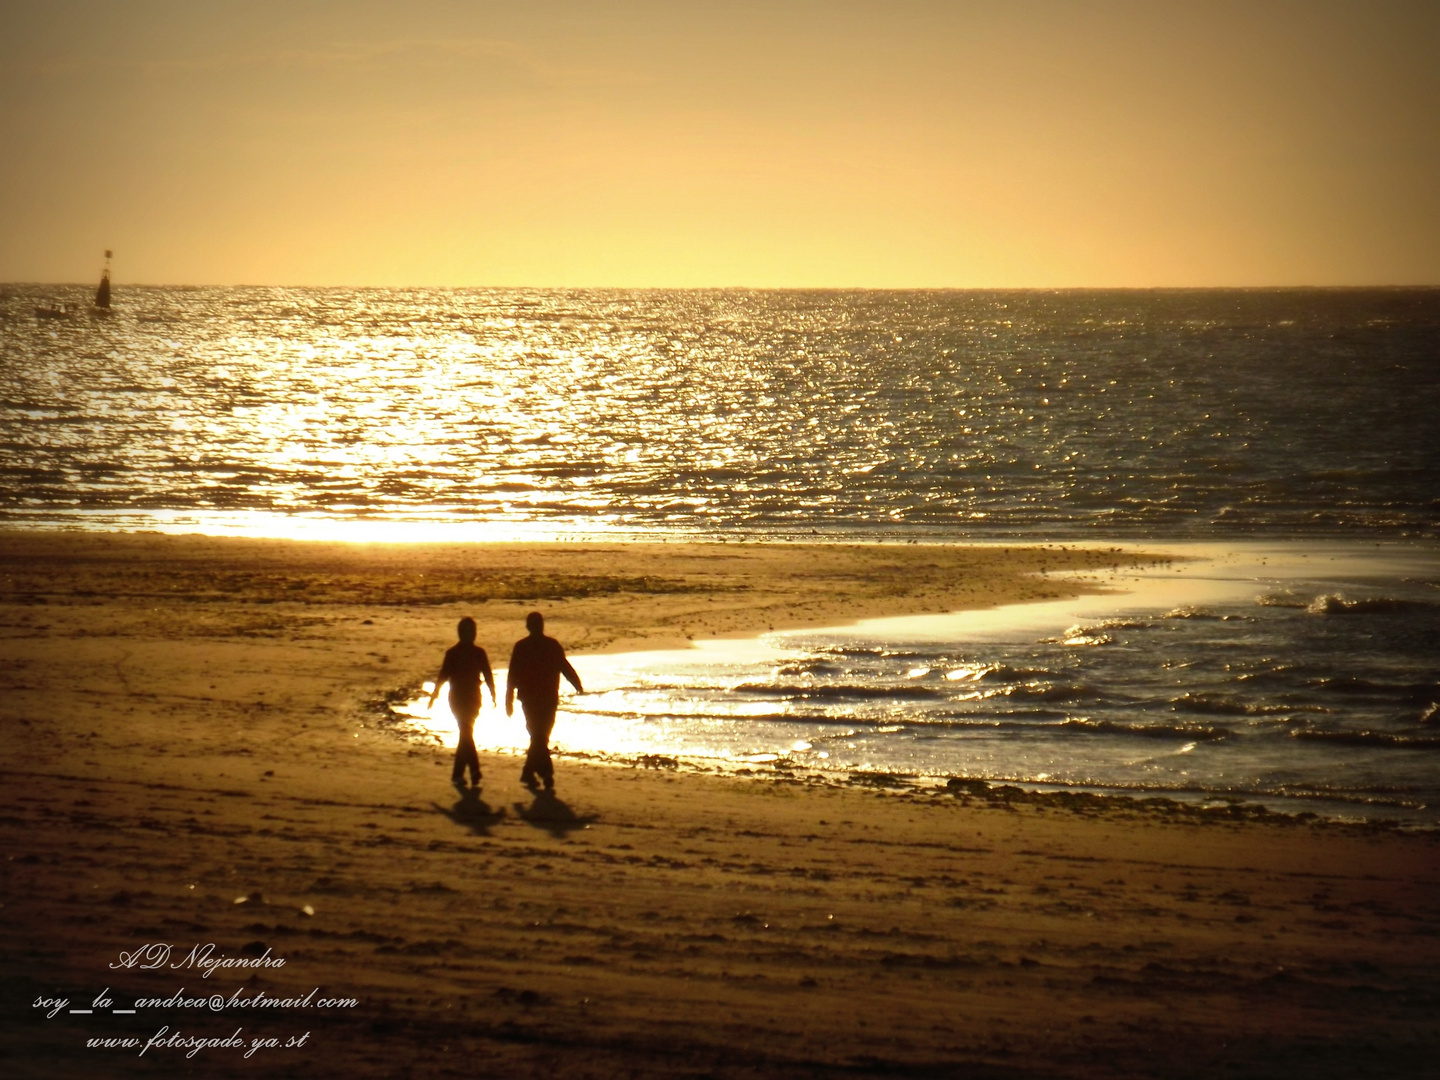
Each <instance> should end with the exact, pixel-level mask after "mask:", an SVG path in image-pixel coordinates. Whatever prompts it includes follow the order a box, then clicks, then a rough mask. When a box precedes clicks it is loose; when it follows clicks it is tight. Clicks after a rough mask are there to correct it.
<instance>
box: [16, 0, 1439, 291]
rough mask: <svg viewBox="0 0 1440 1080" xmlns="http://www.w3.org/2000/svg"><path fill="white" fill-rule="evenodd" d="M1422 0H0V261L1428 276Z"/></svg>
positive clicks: (1432, 32)
mask: <svg viewBox="0 0 1440 1080" xmlns="http://www.w3.org/2000/svg"><path fill="white" fill-rule="evenodd" d="M1437 58H1440V2H1435V0H1420V2H1413V3H1411V2H1386V0H1368V2H1363V3H1358V2H1357V3H1326V2H1323V0H1306V2H1297V3H1286V2H1266V0H1247V2H1243V3H1226V2H1223V0H1194V2H1190V3H1167V2H1164V0H1149V2H1142V3H1098V2H1097V3H1086V2H1066V3H1059V2H1054V3H1048V2H1038V0H1037V2H1027V0H1009V2H993V3H969V2H964V0H953V2H950V3H919V2H916V3H910V2H905V0H886V2H874V3H871V2H864V3H860V2H857V3H847V2H818V0H816V2H786V0H772V2H765V3H760V2H755V3H745V2H725V0H708V2H703V3H702V2H695V3H683V2H669V3H660V2H654V3H645V2H636V3H610V2H606V0H591V2H580V3H545V2H534V3H519V2H517V0H510V2H506V3H493V4H492V3H484V2H473V0H471V2H460V0H456V2H427V0H406V2H403V3H401V2H384V3H380V2H372V3H364V2H340V0H287V2H281V3H266V2H212V0H184V2H169V0H152V2H145V0H131V2H120V0H101V2H93V0H72V2H66V0H0V281H88V280H90V279H92V278H93V277H94V276H95V274H96V272H97V271H98V268H99V263H100V256H101V254H102V251H103V249H104V248H106V247H112V248H115V249H116V278H117V281H119V282H122V283H125V282H148V283H157V284H160V283H165V284H290V285H331V284H333V285H536V286H565V285H577V286H649V285H654V286H755V287H788V286H873V287H907V286H953V287H962V288H963V287H990V286H1124V285H1134V286H1188V285H1195V286H1203V285H1283V284H1305V285H1327V284H1417V283H1425V284H1436V283H1440V59H1437Z"/></svg>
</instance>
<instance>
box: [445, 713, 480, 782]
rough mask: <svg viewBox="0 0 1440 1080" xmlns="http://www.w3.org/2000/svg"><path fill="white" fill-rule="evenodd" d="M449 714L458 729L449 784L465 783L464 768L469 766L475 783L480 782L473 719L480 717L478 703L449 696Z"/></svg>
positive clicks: (478, 757) (478, 756)
mask: <svg viewBox="0 0 1440 1080" xmlns="http://www.w3.org/2000/svg"><path fill="white" fill-rule="evenodd" d="M450 712H451V713H452V714H453V715H454V717H455V724H456V726H457V727H459V729H460V741H459V742H458V743H456V745H455V764H454V766H452V768H451V769H450V782H451V783H453V784H463V783H464V782H465V767H466V766H467V765H468V766H470V769H471V771H472V772H473V773H474V776H475V782H476V783H477V784H478V783H479V782H480V755H479V754H477V753H476V752H475V718H476V717H477V716H479V715H480V703H479V701H471V700H469V699H468V698H461V697H457V696H456V695H454V694H451V696H450Z"/></svg>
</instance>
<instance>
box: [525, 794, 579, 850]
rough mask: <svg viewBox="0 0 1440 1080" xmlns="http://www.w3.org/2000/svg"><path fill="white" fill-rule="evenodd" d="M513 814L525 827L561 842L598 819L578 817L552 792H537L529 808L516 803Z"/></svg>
mask: <svg viewBox="0 0 1440 1080" xmlns="http://www.w3.org/2000/svg"><path fill="white" fill-rule="evenodd" d="M515 813H517V814H519V815H520V819H521V820H522V821H524V822H525V823H526V824H527V825H533V826H535V828H537V829H544V830H545V831H546V832H548V833H549V834H550V835H551V836H553V837H555V839H557V840H563V839H565V837H566V836H568V835H569V834H570V833H572V832H575V831H576V830H577V829H583V828H585V826H587V825H589V824H590V823H591V822H592V821H596V820H598V819H599V815H598V814H586V815H585V816H584V817H580V816H578V815H577V814H576V813H575V811H574V810H571V809H570V807H568V806H566V805H565V804H564V803H563V802H561V801H560V800H559V799H557V798H556V797H555V793H554V792H553V791H537V792H536V793H535V801H534V802H532V803H531V804H530V805H529V806H526V805H525V804H524V803H518V802H517V803H516V804H515Z"/></svg>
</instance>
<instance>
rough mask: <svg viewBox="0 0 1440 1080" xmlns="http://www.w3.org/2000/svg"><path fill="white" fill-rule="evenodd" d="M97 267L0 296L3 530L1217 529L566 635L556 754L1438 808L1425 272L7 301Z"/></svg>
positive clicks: (982, 532)
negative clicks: (1180, 560) (660, 632)
mask: <svg viewBox="0 0 1440 1080" xmlns="http://www.w3.org/2000/svg"><path fill="white" fill-rule="evenodd" d="M87 299H88V290H84V289H80V288H78V287H77V288H76V289H74V290H70V291H68V292H67V291H65V290H57V289H45V288H41V287H35V286H9V287H4V288H0V523H3V524H6V525H9V526H11V527H54V526H63V527H75V528H160V529H169V530H180V531H205V532H212V533H239V534H251V535H257V534H258V535H290V536H327V537H341V538H345V537H350V538H355V539H371V538H386V539H436V538H450V539H509V538H543V537H562V536H563V537H585V536H607V537H613V536H621V537H625V536H633V537H656V536H668V537H690V538H711V539H720V538H724V539H743V538H779V539H786V538H789V539H796V538H810V539H814V538H816V537H819V538H828V539H864V540H878V541H920V542H926V541H944V540H979V541H995V540H1016V539H1019V540H1026V539H1035V540H1039V539H1045V540H1056V539H1059V540H1069V541H1092V540H1093V541H1097V542H1109V541H1121V542H1124V541H1129V542H1133V543H1139V544H1143V545H1144V546H1147V547H1150V548H1157V547H1159V548H1165V549H1167V550H1175V551H1181V550H1192V551H1193V552H1194V553H1196V554H1199V555H1203V556H1205V557H1204V558H1198V559H1196V561H1195V562H1193V563H1190V564H1185V568H1184V569H1182V571H1181V573H1180V574H1179V575H1178V576H1176V577H1174V578H1163V579H1161V578H1155V577H1154V576H1153V575H1152V577H1151V578H1149V579H1142V580H1137V581H1135V582H1134V583H1133V585H1134V588H1135V592H1134V593H1133V595H1131V596H1129V597H1122V598H1106V599H1104V600H1100V601H1094V602H1086V603H1084V604H1080V605H1077V606H1072V607H1069V608H1051V607H1049V606H1047V605H1036V606H1034V607H1033V608H1030V609H1028V610H1026V611H1025V612H1023V613H1021V614H1015V613H1013V612H1012V613H1010V614H1007V615H1004V616H985V617H981V616H955V617H950V619H949V621H943V620H942V621H939V622H936V621H932V620H927V619H919V620H905V621H900V622H886V623H876V624H865V625H862V626H859V627H851V628H843V629H837V630H833V631H824V632H809V633H806V634H798V635H797V634H788V635H773V636H769V637H767V638H765V639H761V640H759V641H756V642H751V643H748V644H747V645H746V646H744V647H743V648H742V647H741V646H737V645H734V644H729V645H726V646H724V647H719V646H717V647H714V648H705V649H699V650H694V651H691V652H687V653H683V654H677V655H665V656H660V655H648V656H635V657H630V658H626V659H625V660H623V661H621V660H614V659H610V658H605V660H604V662H603V663H601V662H600V658H585V661H584V662H585V664H586V665H587V666H584V667H582V669H581V670H582V672H583V673H584V674H585V676H586V680H587V683H588V684H592V685H593V686H594V687H595V688H596V689H597V691H598V692H597V693H595V694H591V695H586V696H585V697H584V698H579V699H574V700H573V701H572V702H571V708H570V711H568V712H567V713H566V714H565V716H564V717H563V718H562V721H561V725H560V727H559V728H558V729H557V740H558V741H559V742H560V743H561V744H562V745H563V746H565V747H567V748H568V749H569V750H571V751H573V752H577V753H592V754H614V755H620V756H626V755H629V756H636V755H655V756H658V757H669V758H674V759H676V760H678V761H686V762H691V763H695V764H699V765H701V766H707V767H708V766H714V767H725V768H732V769H751V770H754V771H761V772H765V771H774V772H786V771H790V772H795V771H796V770H800V771H807V770H808V771H812V772H820V773H829V774H833V775H850V774H852V773H861V774H871V775H873V774H880V773H883V774H888V775H892V776H897V777H910V778H915V779H917V780H926V779H930V780H934V779H939V778H944V777H946V776H956V775H959V776H969V777H984V778H988V779H993V780H1006V781H1011V782H1018V783H1022V784H1028V785H1032V786H1042V787H1043V786H1050V785H1058V786H1061V787H1074V788H1084V789H1087V790H1097V791H1114V792H1130V793H1135V792H1142V793H1144V792H1149V793H1165V794H1172V795H1175V796H1177V797H1182V798H1190V799H1194V800H1198V801H1207V800H1236V799H1239V800H1244V801H1252V802H1254V801H1258V802H1261V803H1264V804H1266V805H1272V806H1275V807H1280V808H1289V809H1308V810H1314V811H1316V812H1319V813H1323V814H1327V815H1329V816H1336V817H1388V818H1392V819H1399V820H1404V821H1411V822H1418V823H1422V824H1430V825H1433V824H1435V823H1436V822H1437V821H1440V813H1437V808H1440V663H1437V657H1440V650H1437V648H1436V645H1435V642H1436V641H1437V631H1440V614H1437V613H1440V440H1437V438H1436V435H1437V432H1440V422H1437V419H1436V418H1437V417H1440V290H1417V289H1406V290H1296V291H1271V290H1246V291H1160V292H1145V291H1118V292H977V293H965V292H913V293H903V292H853V293H845V292H793V293H767V292H760V293H749V292H738V291H716V292H666V291H652V292H614V291H591V292H585V291H567V292H525V291H484V290H478V291H466V290H410V291H400V290H350V289H290V290H286V289H160V288H155V289H124V288H117V291H116V301H115V302H116V312H115V313H114V314H112V315H111V316H109V317H104V318H101V317H93V316H90V315H87V314H83V313H82V314H78V315H77V316H76V317H73V318H69V319H51V318H39V317H37V316H36V314H35V307H36V306H37V305H39V304H51V303H55V302H57V301H68V302H70V303H72V304H76V305H83V303H84V302H85V301H86V300H87ZM1194 545H1205V546H1204V547H1201V548H1196V547H1194ZM1316 545H1319V546H1316ZM1226 552H1228V553H1229V554H1228V555H1227V554H1225V553H1226ZM1247 553H1248V554H1247ZM1261 553H1264V554H1263V555H1262V554H1261ZM1162 584H1163V586H1164V587H1163V589H1161V588H1160V586H1161V585H1162ZM1157 590H1158V591H1157ZM1187 590H1189V591H1187ZM1087 605H1088V606H1087ZM487 644H489V645H490V647H491V648H492V649H498V648H499V643H487ZM402 711H407V710H402ZM408 711H409V712H411V713H415V712H416V711H417V710H416V709H415V708H413V707H412V708H411V709H409V710H408ZM484 715H485V716H489V714H484ZM412 719H413V720H414V721H415V722H416V723H417V724H420V725H422V726H423V725H425V724H434V725H435V726H436V727H437V729H440V730H443V729H444V728H445V726H446V725H445V722H444V720H443V718H441V719H440V720H438V721H437V720H435V718H429V717H424V716H418V715H417V716H413V717H412ZM484 725H485V721H484V720H483V719H482V728H484V729H485V730H487V731H489V732H491V735H492V736H493V737H490V739H489V741H490V742H491V744H492V745H494V746H497V747H505V746H510V745H513V744H514V743H515V742H516V741H517V740H518V739H519V738H520V737H519V736H518V735H517V734H516V729H515V726H514V725H513V724H511V725H510V726H508V727H507V726H506V724H505V723H504V722H503V721H499V720H498V719H497V720H495V722H494V723H493V725H491V727H489V728H485V727H484Z"/></svg>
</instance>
